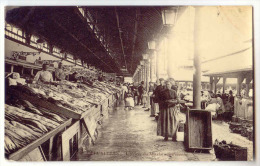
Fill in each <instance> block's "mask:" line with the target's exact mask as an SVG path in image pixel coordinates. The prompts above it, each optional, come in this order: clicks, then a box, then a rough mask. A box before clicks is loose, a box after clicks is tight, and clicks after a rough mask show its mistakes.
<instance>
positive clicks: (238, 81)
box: [236, 74, 244, 95]
mask: <svg viewBox="0 0 260 166" xmlns="http://www.w3.org/2000/svg"><path fill="white" fill-rule="evenodd" d="M243 81H244V76H242V75H241V74H240V75H239V76H238V77H237V88H236V90H237V95H240V92H241V84H242V82H243Z"/></svg>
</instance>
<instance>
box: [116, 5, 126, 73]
mask: <svg viewBox="0 0 260 166" xmlns="http://www.w3.org/2000/svg"><path fill="white" fill-rule="evenodd" d="M115 14H116V21H117V28H118V33H119V38H120V41H121V47H122V52H123V57H124V62H125V68H127V65H126V60H125V51H124V44H123V39H122V35H121V33H122V32H121V28H120V24H119V16H118V13H117V10H116V7H115Z"/></svg>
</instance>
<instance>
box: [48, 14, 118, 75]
mask: <svg viewBox="0 0 260 166" xmlns="http://www.w3.org/2000/svg"><path fill="white" fill-rule="evenodd" d="M52 20H53V22H54V23H56V24H57V25H58V26H59V27H60V28H61V29H63V30H64V31H65V32H66V33H67V34H69V35H70V36H71V37H72V38H73V39H74V40H76V41H77V42H78V43H79V44H80V45H81V46H82V47H84V48H85V49H87V50H88V51H89V52H90V53H91V54H93V55H94V56H95V57H97V58H98V59H99V60H100V61H101V62H102V63H103V64H105V65H106V66H107V67H109V68H110V69H111V70H112V71H113V72H116V71H115V70H114V69H113V68H112V67H111V66H109V65H108V64H107V63H106V62H104V61H103V60H102V59H101V58H99V56H97V55H96V54H95V53H94V52H93V51H92V50H90V49H89V48H88V47H87V46H86V45H85V44H83V43H82V42H81V41H80V40H79V39H78V38H77V37H76V36H74V35H73V34H72V33H71V32H69V31H68V30H67V29H66V28H65V27H63V26H62V25H61V24H60V23H58V22H57V21H56V20H55V19H53V18H52Z"/></svg>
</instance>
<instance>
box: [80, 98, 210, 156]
mask: <svg viewBox="0 0 260 166" xmlns="http://www.w3.org/2000/svg"><path fill="white" fill-rule="evenodd" d="M149 115H150V113H149V111H144V109H143V108H141V106H136V107H135V108H134V110H124V105H123V103H121V105H120V106H119V107H116V108H115V109H114V110H110V112H109V117H108V118H106V119H105V120H104V123H103V124H102V126H101V129H100V130H99V131H100V132H99V136H98V139H97V142H96V143H95V145H94V146H92V147H91V148H90V149H89V150H88V151H86V152H79V153H78V154H77V155H76V158H75V160H79V161H86V160H87V161H202V160H205V161H211V160H215V155H214V154H204V153H187V152H185V150H184V145H183V142H172V141H171V139H170V140H169V141H164V140H163V137H160V136H157V135H156V121H155V120H154V118H151V117H149Z"/></svg>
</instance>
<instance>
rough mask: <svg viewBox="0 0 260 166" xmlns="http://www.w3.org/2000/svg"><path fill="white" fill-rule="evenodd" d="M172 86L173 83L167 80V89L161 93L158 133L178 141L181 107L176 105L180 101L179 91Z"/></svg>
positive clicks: (165, 138) (165, 137) (166, 138)
mask: <svg viewBox="0 0 260 166" xmlns="http://www.w3.org/2000/svg"><path fill="white" fill-rule="evenodd" d="M171 87H172V83H171V82H170V81H166V89H165V90H163V91H162V93H161V94H160V101H159V102H160V113H159V119H158V123H157V135H160V136H163V137H164V140H168V138H169V137H171V138H172V140H173V141H176V131H177V129H178V124H179V119H178V114H179V109H178V107H177V106H176V104H177V103H178V99H177V92H176V91H175V90H173V89H172V88H171Z"/></svg>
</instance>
